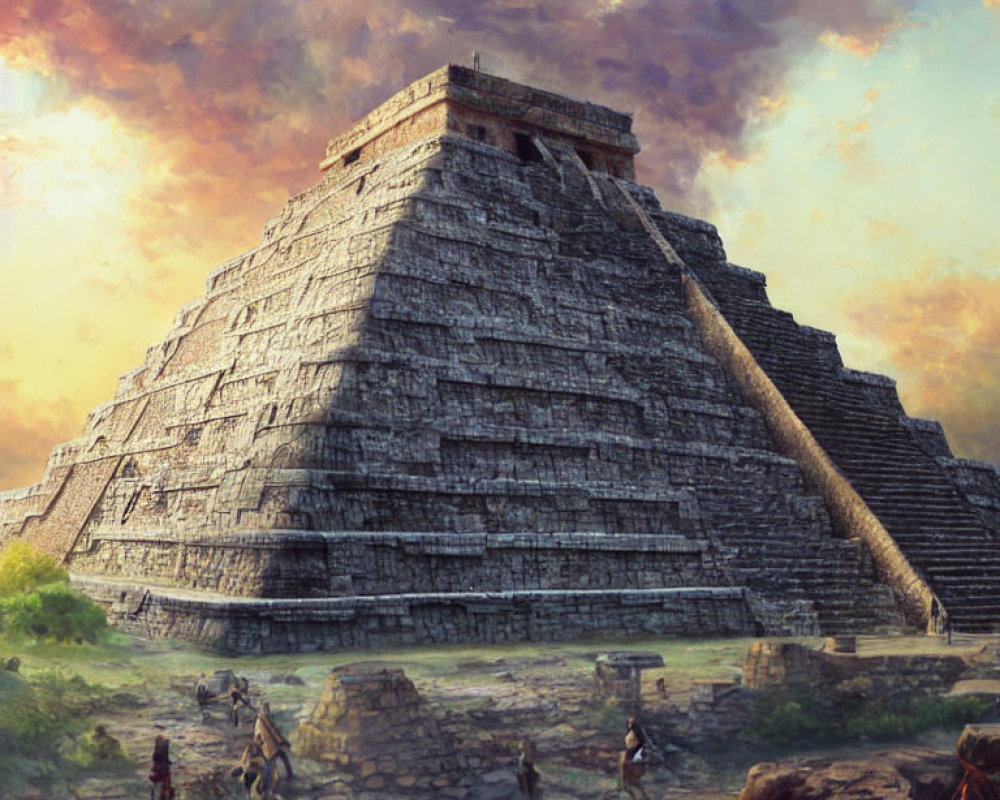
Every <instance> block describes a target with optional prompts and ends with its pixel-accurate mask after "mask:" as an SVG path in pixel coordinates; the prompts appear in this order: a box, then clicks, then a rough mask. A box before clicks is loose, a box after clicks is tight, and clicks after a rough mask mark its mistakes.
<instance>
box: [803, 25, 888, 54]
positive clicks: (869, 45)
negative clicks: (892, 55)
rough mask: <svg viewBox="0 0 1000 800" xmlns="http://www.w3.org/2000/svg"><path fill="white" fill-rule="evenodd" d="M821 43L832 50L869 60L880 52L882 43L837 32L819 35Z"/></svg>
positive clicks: (825, 32)
mask: <svg viewBox="0 0 1000 800" xmlns="http://www.w3.org/2000/svg"><path fill="white" fill-rule="evenodd" d="M818 41H819V43H820V44H822V45H823V46H824V47H829V48H830V49H831V50H840V51H841V52H844V53H850V54H851V55H855V56H860V57H861V58H868V57H869V56H872V55H874V54H875V53H877V52H878V48H879V45H880V42H879V40H878V39H870V40H867V41H866V40H864V39H861V38H860V37H858V36H851V35H844V34H841V33H837V32H835V31H823V33H821V34H820V35H819V39H818Z"/></svg>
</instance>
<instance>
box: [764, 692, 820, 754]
mask: <svg viewBox="0 0 1000 800" xmlns="http://www.w3.org/2000/svg"><path fill="white" fill-rule="evenodd" d="M825 716H826V715H825V714H823V713H820V710H819V709H818V708H817V707H816V704H815V702H810V701H809V700H808V698H806V697H804V696H800V695H798V694H795V693H785V692H773V693H768V694H766V695H764V696H762V697H761V698H760V700H759V701H758V705H757V722H756V730H755V731H754V734H755V738H760V739H764V740H766V741H769V742H771V743H773V744H779V745H786V744H792V743H793V742H817V743H818V742H821V741H825V740H827V739H828V738H830V735H829V734H830V729H829V725H828V722H827V720H826V719H825Z"/></svg>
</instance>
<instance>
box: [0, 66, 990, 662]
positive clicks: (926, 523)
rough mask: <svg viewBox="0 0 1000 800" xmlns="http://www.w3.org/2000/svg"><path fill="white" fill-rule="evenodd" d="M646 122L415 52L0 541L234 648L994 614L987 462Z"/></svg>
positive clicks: (135, 625)
mask: <svg viewBox="0 0 1000 800" xmlns="http://www.w3.org/2000/svg"><path fill="white" fill-rule="evenodd" d="M630 129H631V119H630V117H628V116H627V115H624V114H620V113H617V112H615V111H612V110H610V109H607V108H604V107H601V106H596V105H593V104H590V103H583V102H578V101H575V100H572V99H569V98H566V97H562V96H559V95H555V94H551V93H548V92H544V91H540V90H537V89H533V88H530V87H527V86H522V85H519V84H516V83H512V82H510V81H507V80H503V79H500V78H497V77H493V76H490V75H487V74H485V73H482V72H478V71H472V70H468V69H465V68H463V67H457V66H449V67H445V68H442V69H440V70H438V71H436V72H434V73H432V74H430V75H428V76H427V77H425V78H423V79H421V80H420V81H417V82H416V83H414V84H413V85H411V86H410V87H408V88H407V89H405V90H404V91H403V92H401V93H399V94H398V95H396V96H395V97H393V98H392V99H391V100H389V101H388V102H387V103H385V104H384V105H383V106H381V107H379V108H378V109H376V110H375V111H373V112H372V113H371V114H369V115H368V116H367V117H366V118H365V119H364V120H362V121H361V122H359V123H358V124H357V125H355V126H354V127H353V128H351V129H350V130H349V131H347V132H346V133H344V134H343V135H342V136H340V137H338V138H336V139H334V140H333V141H331V142H330V144H329V146H328V150H327V155H326V158H325V159H324V161H323V162H322V164H321V167H322V168H323V169H324V170H325V175H324V177H323V179H322V180H321V181H320V182H319V183H318V184H317V185H316V186H314V187H313V188H311V189H309V190H308V191H306V192H304V193H302V194H301V195H298V196H296V197H293V198H291V199H290V200H289V201H288V203H287V204H286V206H285V208H284V211H283V212H282V213H281V214H280V215H279V216H277V217H274V218H273V219H271V220H270V221H269V222H268V224H267V227H266V229H265V231H264V234H263V237H262V239H261V242H260V244H259V245H257V246H256V247H255V248H253V249H252V250H250V251H249V252H247V253H244V254H243V255H240V256H238V257H237V258H234V259H232V260H231V261H228V262H226V263H224V264H222V265H221V266H219V267H217V268H216V269H215V270H214V271H213V272H212V273H211V274H210V275H209V277H208V281H207V286H206V291H205V294H204V296H202V297H201V298H199V299H198V300H196V301H194V302H192V303H189V304H187V305H186V306H184V307H183V308H181V309H180V311H179V312H178V314H177V318H176V320H175V323H174V326H173V328H172V330H171V331H170V333H169V334H168V335H167V336H166V337H165V338H164V339H163V341H161V342H159V343H157V344H155V345H153V346H152V347H150V348H149V350H148V351H147V355H146V360H145V363H144V364H143V365H142V366H140V367H138V368H137V369H135V370H132V371H131V372H129V373H127V374H125V375H124V376H123V377H122V378H121V381H120V384H119V387H118V391H117V393H116V396H115V398H114V399H113V400H111V401H110V402H108V403H106V404H105V405H102V406H100V407H98V408H97V409H95V410H94V411H93V412H91V414H90V416H89V417H88V421H87V424H86V427H85V430H84V432H83V435H82V436H81V437H80V438H78V439H75V440H73V441H71V442H68V443H66V444H64V445H61V446H60V447H58V448H57V449H56V450H55V451H54V452H53V454H52V455H51V457H50V459H49V462H48V465H47V467H46V470H45V474H44V476H43V478H42V480H41V481H40V482H39V483H38V484H35V485H34V486H31V487H28V488H26V489H21V490H14V491H9V492H5V493H2V494H0V542H7V541H10V540H12V539H15V538H19V539H24V540H27V541H30V542H33V543H35V544H37V545H39V546H41V547H43V548H45V549H47V550H49V551H51V552H53V553H54V554H56V555H57V556H58V557H60V558H62V559H64V560H65V563H66V564H67V566H68V567H69V569H70V571H71V574H72V576H73V579H74V581H75V582H76V584H77V585H78V586H79V587H81V588H82V589H84V590H85V591H87V592H88V593H90V594H91V595H92V596H94V597H95V598H97V599H99V600H100V601H102V602H104V603H106V604H107V606H108V608H109V611H110V614H111V618H112V619H113V620H114V621H115V622H116V623H117V624H119V625H121V626H123V627H125V628H127V629H130V630H135V631H140V632H143V633H145V634H147V635H150V636H177V637H184V638H187V639H190V640H192V641H196V642H199V643H201V644H205V645H209V646H213V647H219V648H226V649H232V650H246V651H283V650H304V649H321V648H334V647H348V646H368V645H375V644H380V643H385V642H459V641H483V640H492V641H502V640H520V639H557V638H566V637H571V636H579V635H582V634H587V633H591V632H597V631H603V632H608V631H613V632H618V633H623V634H641V633H678V634H689V635H690V634H715V635H722V634H753V633H759V632H765V633H792V632H798V633H818V632H824V633H848V632H863V631H870V630H875V629H884V628H900V627H913V626H923V625H926V624H928V623H933V622H935V621H938V622H940V621H941V620H942V619H944V618H945V615H948V616H949V617H950V619H951V620H952V622H953V624H954V625H955V627H956V629H962V628H964V629H970V630H971V629H982V628H988V627H991V626H992V625H994V624H995V623H997V622H1000V554H998V552H997V547H996V536H997V532H998V530H1000V477H998V470H997V469H996V468H995V467H992V466H990V465H986V464H979V463H975V462H967V461H960V460H956V459H954V458H952V456H951V453H950V451H949V450H948V446H947V444H946V442H945V439H944V436H943V433H942V432H941V429H940V427H939V426H938V425H937V424H936V423H930V422H926V421H921V420H913V419H910V418H908V417H906V416H905V414H904V412H903V409H902V408H901V406H900V405H899V401H898V399H897V397H896V394H895V389H894V384H893V382H892V381H891V380H889V379H887V378H884V377H881V376H876V375H871V374H867V373H858V372H855V371H852V370H849V369H846V368H845V367H844V366H843V364H842V363H841V361H840V358H839V356H838V353H837V349H836V345H835V342H834V339H833V336H832V335H831V334H828V333H825V332H822V331H817V330H814V329H810V328H805V327H802V326H800V325H797V324H796V323H795V322H794V321H793V320H792V318H791V316H790V315H788V314H787V313H784V312H781V311H778V310H775V309H774V308H773V307H771V305H770V304H769V302H768V300H767V297H766V294H765V291H764V278H763V276H762V275H760V274H758V273H755V272H751V271H749V270H745V269H742V268H740V267H736V266H733V265H731V264H729V263H728V262H727V261H726V258H725V252H724V250H723V247H722V243H721V241H720V240H719V237H718V235H717V233H716V230H715V228H714V227H712V226H711V225H709V224H707V223H705V222H701V221H698V220H694V219H690V218H688V217H683V216H680V215H676V214H671V213H667V212H665V211H663V210H662V209H661V208H660V206H659V203H658V202H657V200H656V197H655V196H654V194H653V192H652V190H650V189H648V188H646V187H643V186H639V185H636V184H635V182H634V169H633V163H632V159H633V156H634V154H635V153H636V152H637V151H638V146H637V143H636V141H635V138H634V137H633V136H632V134H631V133H630Z"/></svg>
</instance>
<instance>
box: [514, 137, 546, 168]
mask: <svg viewBox="0 0 1000 800" xmlns="http://www.w3.org/2000/svg"><path fill="white" fill-rule="evenodd" d="M514 144H515V145H517V157H518V158H519V159H521V160H522V161H527V162H533V161H541V160H542V154H541V153H539V152H538V148H537V147H535V143H534V142H533V141H531V137H530V136H529V135H528V134H526V133H515V134H514Z"/></svg>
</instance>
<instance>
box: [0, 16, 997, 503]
mask: <svg viewBox="0 0 1000 800" xmlns="http://www.w3.org/2000/svg"><path fill="white" fill-rule="evenodd" d="M474 49H478V50H480V51H481V52H482V54H483V66H484V68H486V69H487V70H489V71H491V72H495V73H497V74H500V75H503V76H506V77H511V78H513V79H516V80H521V81H524V82H527V83H532V84H535V85H538V86H541V87H544V88H548V89H552V90H555V91H560V92H564V93H567V94H571V95H573V96H576V97H580V98H583V99H589V100H593V101H597V102H601V103H605V104H607V105H610V106H612V107H614V108H617V109H620V110H624V111H629V112H632V113H633V114H634V115H635V130H636V132H637V134H638V136H639V139H640V143H641V144H642V147H643V152H642V153H641V154H640V156H639V168H640V179H641V180H642V181H643V182H644V183H648V184H651V185H652V186H654V187H655V188H656V189H657V192H658V194H659V196H660V199H661V201H662V202H663V204H664V205H665V206H666V207H668V208H671V209H674V210H677V211H681V212H684V213H688V214H693V215H696V216H700V217H703V218H707V219H709V220H710V221H712V222H714V223H715V224H717V225H718V226H719V229H720V231H721V233H722V236H723V238H724V240H725V242H726V245H727V250H728V253H729V257H730V259H731V260H732V261H734V262H736V263H740V264H743V265H744V266H748V267H752V268H754V269H758V270H760V271H762V272H764V273H766V274H767V276H768V282H769V290H770V294H771V298H772V300H773V302H774V303H775V305H778V306H779V307H782V308H785V309H787V310H789V311H792V312H793V313H794V314H795V316H796V318H797V319H798V320H799V321H800V322H802V323H805V324H809V325H814V326H817V327H822V328H826V329H828V330H832V331H834V332H835V333H837V335H838V340H839V342H840V345H841V349H842V351H843V353H844V356H845V360H846V362H847V363H848V364H849V365H850V366H854V367H857V368H861V369H870V370H875V371H880V372H885V373H888V374H890V375H892V376H893V377H895V378H897V379H898V381H899V387H900V393H901V395H902V397H903V401H904V403H905V405H906V407H907V409H908V411H909V412H910V413H911V414H912V415H914V416H926V417H931V418H936V419H940V420H941V421H942V422H943V423H944V425H945V428H946V430H947V432H948V435H949V439H950V440H951V442H952V446H953V448H954V449H955V450H956V452H957V453H958V454H960V455H964V456H969V457H976V458H984V459H988V460H992V461H994V462H998V463H1000V410H998V409H1000V314H997V313H995V312H996V309H997V308H998V307H1000V226H998V218H1000V214H998V212H1000V201H998V197H1000V156H998V155H997V153H996V152H995V151H996V150H997V148H998V145H1000V78H998V77H997V76H1000V0H837V1H836V2H832V1H831V0H738V1H737V0H726V1H724V0H551V1H550V2H538V3H530V2H524V0H475V1H472V0H469V1H468V2H465V1H462V2H460V1H459V0H299V1H297V2H296V1H295V0H242V1H241V2H238V3H234V2H223V1H222V0H4V2H3V3H0V187H2V188H0V412H2V413H0V487H11V486H18V485H24V484H27V483H30V482H33V481H34V480H37V479H38V478H39V477H40V475H41V470H42V466H43V464H44V460H45V457H46V455H47V454H48V452H49V450H50V449H51V448H52V446H53V445H55V444H56V443H58V442H60V441H63V440H65V439H69V438H72V437H73V436H75V435H77V434H78V433H79V431H80V429H81V426H82V424H83V421H84V417H85V415H86V412H87V411H88V410H89V409H90V408H92V407H93V406H95V405H97V404H98V403H100V402H103V401H105V400H107V399H109V398H110V397H111V396H112V395H113V393H114V387H115V381H116V378H117V376H118V375H119V374H120V373H122V372H124V371H125V370H127V369H130V368H131V367H133V366H135V365H137V364H139V363H141V361H142V360H143V355H144V352H145V349H146V346H147V345H148V344H150V343H152V342H153V341H155V340H157V339H158V338H160V337H161V336H163V334H164V333H165V332H166V331H167V329H168V327H169V325H170V322H171V320H172V318H173V314H174V311H175V310H176V308H177V307H178V306H179V305H180V304H181V303H183V302H185V301H186V300H189V299H191V298H193V297H195V296H197V295H199V294H201V292H202V290H203V281H204V278H205V276H206V274H207V273H208V271H209V270H210V269H211V268H212V267H213V266H214V265H215V264H217V263H218V262H220V261H222V260H224V259H226V258H229V257H231V256H233V255H236V254H237V253H239V252H240V251H242V250H245V249H247V248H249V247H251V246H253V245H254V244H255V243H256V241H257V239H258V237H259V234H260V231H261V229H262V227H263V224H264V221H265V220H266V218H267V217H269V216H270V215H272V214H274V213H276V212H277V211H279V210H280V208H281V205H282V203H283V201H284V200H285V198H286V197H287V196H288V195H289V194H291V193H294V192H297V191H300V190H302V189H304V188H306V187H307V186H309V185H310V184H311V183H313V182H315V181H316V180H317V179H318V177H319V174H318V171H317V167H316V165H317V163H318V161H319V160H320V158H321V157H322V155H323V148H324V145H325V142H326V140H327V139H328V138H330V137H332V136H333V135H334V134H336V133H337V132H338V131H340V130H342V129H343V128H344V127H346V126H347V125H349V124H350V123H351V122H352V121H353V120H355V119H357V118H359V117H360V116H362V115H363V114H364V113H365V112H366V111H367V110H369V109H370V108H372V107H373V106H374V105H376V104H377V103H379V102H380V101H382V100H384V99H386V98H388V97H389V96H390V95H391V94H392V93H394V92H395V91H396V90H398V89H400V88H402V87H403V86H404V85H406V84H407V83H409V82H410V81H412V80H414V79H416V78H418V77H420V76H421V75H423V74H425V73H427V72H430V71H431V70H433V69H435V68H436V67H438V66H440V65H442V64H444V63H446V62H448V61H452V62H458V63H468V62H469V60H470V54H471V52H472V50H474Z"/></svg>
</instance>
